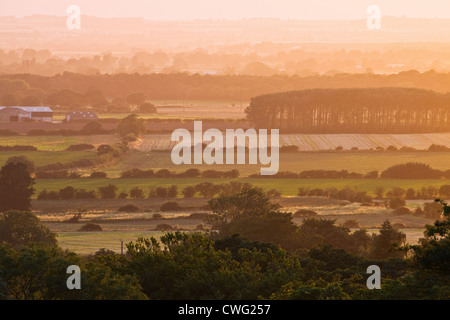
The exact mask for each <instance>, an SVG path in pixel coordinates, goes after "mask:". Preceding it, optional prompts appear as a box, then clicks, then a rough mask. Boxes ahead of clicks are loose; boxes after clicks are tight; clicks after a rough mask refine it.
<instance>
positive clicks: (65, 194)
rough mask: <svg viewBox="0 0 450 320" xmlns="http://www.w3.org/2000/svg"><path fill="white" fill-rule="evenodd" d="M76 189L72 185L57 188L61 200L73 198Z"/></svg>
mask: <svg viewBox="0 0 450 320" xmlns="http://www.w3.org/2000/svg"><path fill="white" fill-rule="evenodd" d="M75 194H76V190H75V188H74V187H72V186H67V187H65V188H63V189H61V190H59V197H60V198H61V199H63V200H73V199H75Z"/></svg>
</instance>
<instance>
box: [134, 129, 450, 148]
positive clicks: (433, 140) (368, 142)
mask: <svg viewBox="0 0 450 320" xmlns="http://www.w3.org/2000/svg"><path fill="white" fill-rule="evenodd" d="M175 144H176V142H173V141H171V140H170V134H161V135H157V134H154V135H146V136H145V137H144V138H143V139H141V140H140V142H139V143H138V144H137V148H138V149H139V150H141V151H150V150H169V149H171V148H172V147H173V146H174V145H175ZM432 144H438V145H444V146H447V147H450V132H446V133H421V134H282V135H280V146H288V145H295V146H297V147H298V148H299V150H300V151H323V150H334V149H336V148H337V147H342V148H343V149H344V150H350V149H351V148H355V147H356V148H358V149H360V150H370V149H376V148H377V147H382V148H387V147H388V146H391V145H392V146H394V147H396V148H401V147H412V148H415V149H419V150H424V149H428V147H429V146H430V145H432Z"/></svg>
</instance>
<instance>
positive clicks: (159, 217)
mask: <svg viewBox="0 0 450 320" xmlns="http://www.w3.org/2000/svg"><path fill="white" fill-rule="evenodd" d="M152 218H153V219H162V215H160V214H159V213H154V214H153V215H152Z"/></svg>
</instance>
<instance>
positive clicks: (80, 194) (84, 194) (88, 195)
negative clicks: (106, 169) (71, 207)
mask: <svg viewBox="0 0 450 320" xmlns="http://www.w3.org/2000/svg"><path fill="white" fill-rule="evenodd" d="M96 198H97V196H96V194H95V191H92V190H91V191H87V190H86V189H77V190H76V191H75V199H96Z"/></svg>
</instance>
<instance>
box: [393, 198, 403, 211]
mask: <svg viewBox="0 0 450 320" xmlns="http://www.w3.org/2000/svg"><path fill="white" fill-rule="evenodd" d="M405 204H406V202H405V200H403V199H401V198H392V199H390V200H389V208H391V209H397V208H400V207H403V206H405Z"/></svg>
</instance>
